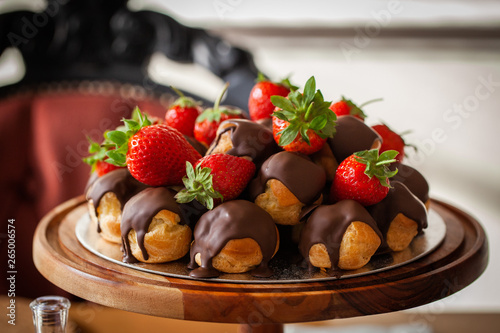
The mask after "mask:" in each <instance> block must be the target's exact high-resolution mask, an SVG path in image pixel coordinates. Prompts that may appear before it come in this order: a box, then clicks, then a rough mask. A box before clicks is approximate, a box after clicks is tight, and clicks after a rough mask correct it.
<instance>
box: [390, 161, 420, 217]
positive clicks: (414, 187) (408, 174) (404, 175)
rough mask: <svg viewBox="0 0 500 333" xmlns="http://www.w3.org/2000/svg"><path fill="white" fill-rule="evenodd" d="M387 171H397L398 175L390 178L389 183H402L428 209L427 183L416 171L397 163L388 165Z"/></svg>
mask: <svg viewBox="0 0 500 333" xmlns="http://www.w3.org/2000/svg"><path fill="white" fill-rule="evenodd" d="M389 169H391V170H395V169H398V173H397V174H396V175H395V176H394V177H392V178H391V182H392V181H398V182H401V183H403V184H404V185H405V186H406V187H408V189H409V190H410V191H411V193H413V194H414V195H415V196H416V197H417V198H419V199H420V201H422V202H423V203H424V205H425V208H427V209H429V205H430V199H429V183H428V182H427V180H426V179H425V177H424V176H423V175H422V174H421V173H420V172H419V171H418V170H417V169H415V168H412V167H411V166H409V165H406V164H403V163H399V162H396V163H392V164H391V165H389Z"/></svg>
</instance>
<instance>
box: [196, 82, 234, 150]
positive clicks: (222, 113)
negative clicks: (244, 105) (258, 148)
mask: <svg viewBox="0 0 500 333" xmlns="http://www.w3.org/2000/svg"><path fill="white" fill-rule="evenodd" d="M228 86H229V84H228V83H226V85H225V86H224V89H223V90H222V92H221V94H220V95H219V97H218V98H217V100H216V101H215V103H214V107H213V108H209V109H206V110H205V111H203V112H202V113H201V114H200V115H199V116H198V118H197V119H196V123H195V125H194V137H195V139H196V140H198V141H199V142H201V143H202V144H204V145H205V146H206V147H208V146H210V144H211V143H212V141H214V139H215V137H216V135H217V128H219V124H220V123H221V122H223V121H224V120H227V119H231V118H244V116H243V112H242V111H241V110H240V109H237V108H234V107H229V106H220V105H219V104H220V102H221V100H222V97H223V96H224V93H225V92H226V90H227V87H228Z"/></svg>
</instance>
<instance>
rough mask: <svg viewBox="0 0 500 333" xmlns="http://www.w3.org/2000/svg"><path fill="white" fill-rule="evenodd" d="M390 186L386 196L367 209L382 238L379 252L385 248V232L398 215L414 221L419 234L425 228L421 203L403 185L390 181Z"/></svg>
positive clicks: (425, 212) (424, 212)
mask: <svg viewBox="0 0 500 333" xmlns="http://www.w3.org/2000/svg"><path fill="white" fill-rule="evenodd" d="M390 184H391V186H392V188H391V189H390V190H389V193H388V194H387V196H386V197H385V198H384V199H383V200H382V201H381V202H379V203H377V204H375V205H372V206H369V207H367V210H368V211H369V212H370V214H371V215H372V217H373V219H374V220H375V221H376V222H377V225H378V227H379V229H380V231H381V232H382V235H383V236H384V241H383V242H382V245H381V246H380V250H384V249H386V248H387V243H386V241H385V237H386V235H387V231H388V230H389V226H390V225H391V222H392V221H393V220H394V219H395V218H396V216H397V215H398V214H399V213H402V214H403V215H405V216H406V217H408V218H409V219H412V220H413V221H415V222H416V223H417V225H418V232H419V233H420V232H422V229H424V228H427V210H426V208H425V206H424V204H423V203H422V201H420V199H418V198H417V197H416V196H415V195H414V194H413V193H411V192H410V190H409V189H408V188H407V187H406V186H405V185H404V184H403V183H401V182H398V181H393V180H391V183H390Z"/></svg>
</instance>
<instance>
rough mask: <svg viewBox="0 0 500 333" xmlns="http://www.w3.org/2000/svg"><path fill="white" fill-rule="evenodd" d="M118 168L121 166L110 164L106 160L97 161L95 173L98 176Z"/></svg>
mask: <svg viewBox="0 0 500 333" xmlns="http://www.w3.org/2000/svg"><path fill="white" fill-rule="evenodd" d="M120 168H122V167H119V166H116V165H113V164H110V163H108V162H106V161H97V162H96V166H95V172H96V173H97V175H98V176H99V177H102V176H104V175H105V174H107V173H108V172H111V171H113V170H116V169H120Z"/></svg>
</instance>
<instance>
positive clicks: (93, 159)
mask: <svg viewBox="0 0 500 333" xmlns="http://www.w3.org/2000/svg"><path fill="white" fill-rule="evenodd" d="M87 140H88V141H89V150H88V151H89V153H90V154H91V155H89V156H87V157H84V158H83V159H82V160H83V162H84V163H87V164H88V165H90V166H91V172H94V171H95V169H96V167H97V162H99V161H104V160H105V159H106V158H107V155H106V152H107V149H106V148H105V147H103V146H102V145H101V144H99V143H97V142H95V141H93V140H92V139H91V138H90V137H87ZM105 142H106V141H105Z"/></svg>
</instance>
